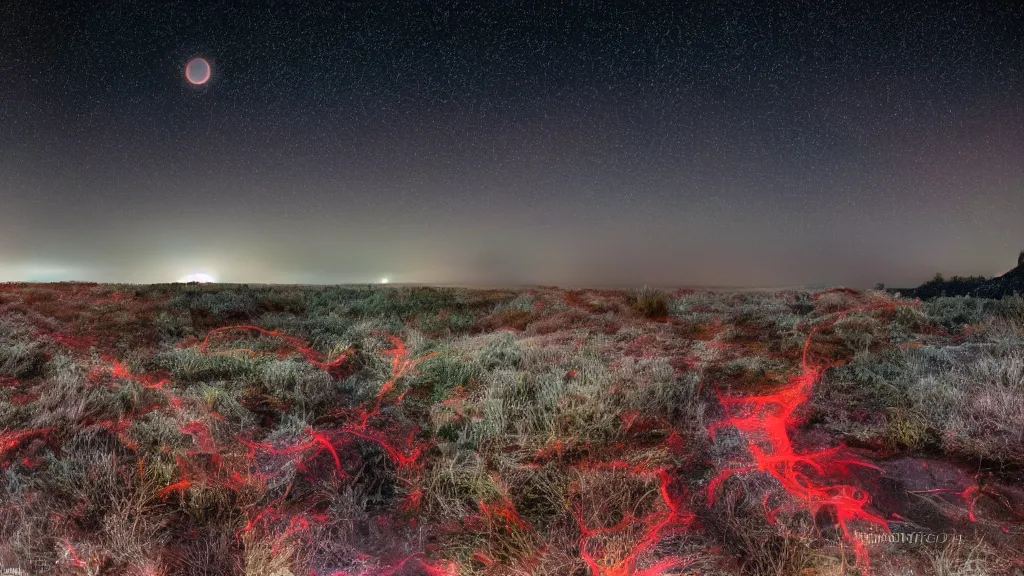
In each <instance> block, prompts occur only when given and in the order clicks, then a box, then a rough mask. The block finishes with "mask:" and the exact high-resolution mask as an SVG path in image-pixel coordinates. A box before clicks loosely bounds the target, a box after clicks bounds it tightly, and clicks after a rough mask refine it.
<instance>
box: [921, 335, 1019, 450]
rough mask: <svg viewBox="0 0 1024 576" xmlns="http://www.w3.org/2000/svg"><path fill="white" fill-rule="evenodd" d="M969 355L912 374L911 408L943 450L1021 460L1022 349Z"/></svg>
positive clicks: (997, 348)
mask: <svg viewBox="0 0 1024 576" xmlns="http://www.w3.org/2000/svg"><path fill="white" fill-rule="evenodd" d="M907 353H908V354H911V355H914V356H921V355H922V354H923V352H922V351H912V352H911V351H908V352H907ZM950 354H952V353H950ZM972 356H974V358H973V359H972V360H966V361H964V360H958V359H955V358H953V359H951V360H947V361H946V362H945V363H944V364H941V365H939V366H937V367H935V368H933V369H932V370H933V371H932V372H931V373H925V374H923V375H921V376H919V377H918V378H916V379H915V380H914V381H913V382H912V383H911V385H910V388H909V390H908V395H909V398H910V400H911V402H912V405H913V408H914V410H915V412H917V413H919V414H921V415H922V416H923V417H924V418H925V419H926V421H927V422H928V426H929V427H931V428H932V429H934V430H935V431H936V432H937V434H938V437H939V438H940V441H941V446H942V448H943V450H944V451H946V452H947V453H953V454H960V455H965V456H969V457H974V458H979V457H980V458H984V459H987V460H992V461H1002V462H1012V463H1016V464H1018V465H1019V464H1021V463H1024V351H1021V350H1020V349H1018V348H1002V347H990V348H988V349H985V350H982V351H978V352H973V353H972Z"/></svg>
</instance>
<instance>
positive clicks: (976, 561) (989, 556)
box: [922, 538, 1019, 576]
mask: <svg viewBox="0 0 1024 576" xmlns="http://www.w3.org/2000/svg"><path fill="white" fill-rule="evenodd" d="M922 555H923V556H924V559H925V560H926V562H927V567H928V568H929V570H930V572H929V573H930V574H933V575H934V576H1000V575H1006V576H1009V575H1011V574H1013V572H1012V571H1011V570H1012V567H1013V564H1014V563H1013V562H1011V561H1010V559H1008V558H1006V557H1004V556H1002V555H1000V554H999V552H998V551H996V549H995V548H993V547H992V546H991V545H989V544H988V543H987V542H985V541H984V540H978V541H976V542H974V543H973V544H972V543H964V541H963V540H962V539H961V538H955V539H951V540H950V541H949V542H948V543H947V544H946V545H945V546H944V547H942V548H939V549H928V548H926V549H924V550H923V554H922ZM1017 573H1019V572H1017Z"/></svg>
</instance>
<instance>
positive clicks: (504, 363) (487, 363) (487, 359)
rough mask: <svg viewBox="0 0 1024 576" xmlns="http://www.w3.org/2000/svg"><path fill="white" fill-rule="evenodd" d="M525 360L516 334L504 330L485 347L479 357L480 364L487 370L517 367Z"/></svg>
mask: <svg viewBox="0 0 1024 576" xmlns="http://www.w3.org/2000/svg"><path fill="white" fill-rule="evenodd" d="M522 361H523V355H522V351H521V350H520V348H519V344H518V343H517V342H516V338H515V335H513V334H511V333H509V332H503V333H502V334H501V335H500V336H499V337H497V338H495V339H494V340H492V341H491V343H490V344H488V345H487V347H486V348H484V350H483V352H481V354H480V357H479V362H480V364H481V365H482V366H483V367H484V368H485V369H486V370H496V369H515V368H519V365H520V363H522Z"/></svg>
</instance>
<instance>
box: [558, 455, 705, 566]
mask: <svg viewBox="0 0 1024 576" xmlns="http://www.w3.org/2000/svg"><path fill="white" fill-rule="evenodd" d="M646 474H653V475H655V476H656V477H657V478H658V480H659V482H660V490H659V492H660V494H661V500H662V503H663V504H664V505H665V507H666V508H667V510H666V511H663V512H652V513H650V514H649V515H647V516H645V517H643V518H638V517H636V516H634V515H632V514H627V515H625V516H624V517H623V519H622V520H621V521H619V522H618V523H617V524H615V525H614V526H610V527H604V528H591V527H589V526H587V524H586V522H585V521H584V518H583V504H582V502H580V504H579V505H578V506H577V507H576V509H575V510H574V513H573V516H574V517H575V519H576V522H577V524H578V525H579V527H580V532H581V534H582V535H581V539H580V557H581V558H582V559H583V561H584V562H585V563H586V565H587V567H588V568H590V573H591V575H592V576H661V575H662V574H664V573H665V571H667V570H671V569H674V568H684V567H686V566H688V565H690V564H692V560H689V559H687V558H679V557H674V556H673V557H668V558H663V559H662V560H660V561H658V562H657V563H655V564H654V565H653V566H650V567H648V568H646V569H644V570H639V571H638V570H637V567H636V565H637V562H638V561H639V559H640V555H641V554H643V553H644V552H647V551H649V550H651V549H653V548H654V547H655V546H656V545H657V544H658V543H659V542H660V541H661V540H662V539H664V538H665V537H666V536H668V535H669V534H670V533H678V532H680V531H683V530H685V529H687V528H688V527H689V526H690V525H691V524H692V522H693V520H694V519H695V516H694V514H692V513H690V512H687V511H685V510H684V509H683V505H682V503H681V502H680V501H679V500H678V499H675V498H673V497H672V496H671V494H670V491H669V486H670V485H671V483H672V476H671V475H670V474H669V471H668V470H665V469H660V470H655V471H648V472H646ZM636 526H642V527H644V528H645V530H644V531H643V536H641V538H640V540H639V541H638V542H637V544H636V545H634V546H633V548H632V550H631V552H630V553H629V554H628V555H627V556H626V557H625V558H623V559H622V560H619V561H618V562H615V563H614V564H612V565H607V564H606V563H605V558H603V557H599V558H595V556H594V554H592V553H591V551H590V548H591V544H592V541H593V540H594V539H595V538H598V537H601V536H611V535H617V534H622V533H624V532H626V531H627V530H630V529H631V528H634V527H636Z"/></svg>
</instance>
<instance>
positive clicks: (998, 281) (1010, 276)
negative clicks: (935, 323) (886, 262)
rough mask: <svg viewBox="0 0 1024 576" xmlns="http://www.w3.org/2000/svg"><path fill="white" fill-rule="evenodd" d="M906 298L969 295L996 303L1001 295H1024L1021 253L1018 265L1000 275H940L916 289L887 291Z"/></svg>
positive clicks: (1023, 269)
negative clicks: (948, 277)
mask: <svg viewBox="0 0 1024 576" xmlns="http://www.w3.org/2000/svg"><path fill="white" fill-rule="evenodd" d="M887 291H889V292H899V293H900V295H902V296H906V297H907V298H920V299H921V300H929V299H931V298H937V297H940V296H972V297H975V298H991V299H994V300H998V299H1001V298H1003V297H1004V296H1013V295H1014V294H1024V251H1022V252H1021V253H1020V255H1019V256H1018V257H1017V266H1016V267H1015V268H1013V269H1012V270H1010V271H1009V272H1007V273H1005V274H1003V275H1002V276H996V277H994V278H989V279H986V278H985V277H984V276H953V277H952V278H950V279H948V280H947V279H945V278H943V277H942V274H936V275H935V277H934V278H932V279H931V280H929V281H927V282H925V283H924V284H921V285H920V286H918V287H917V288H889V289H887Z"/></svg>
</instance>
